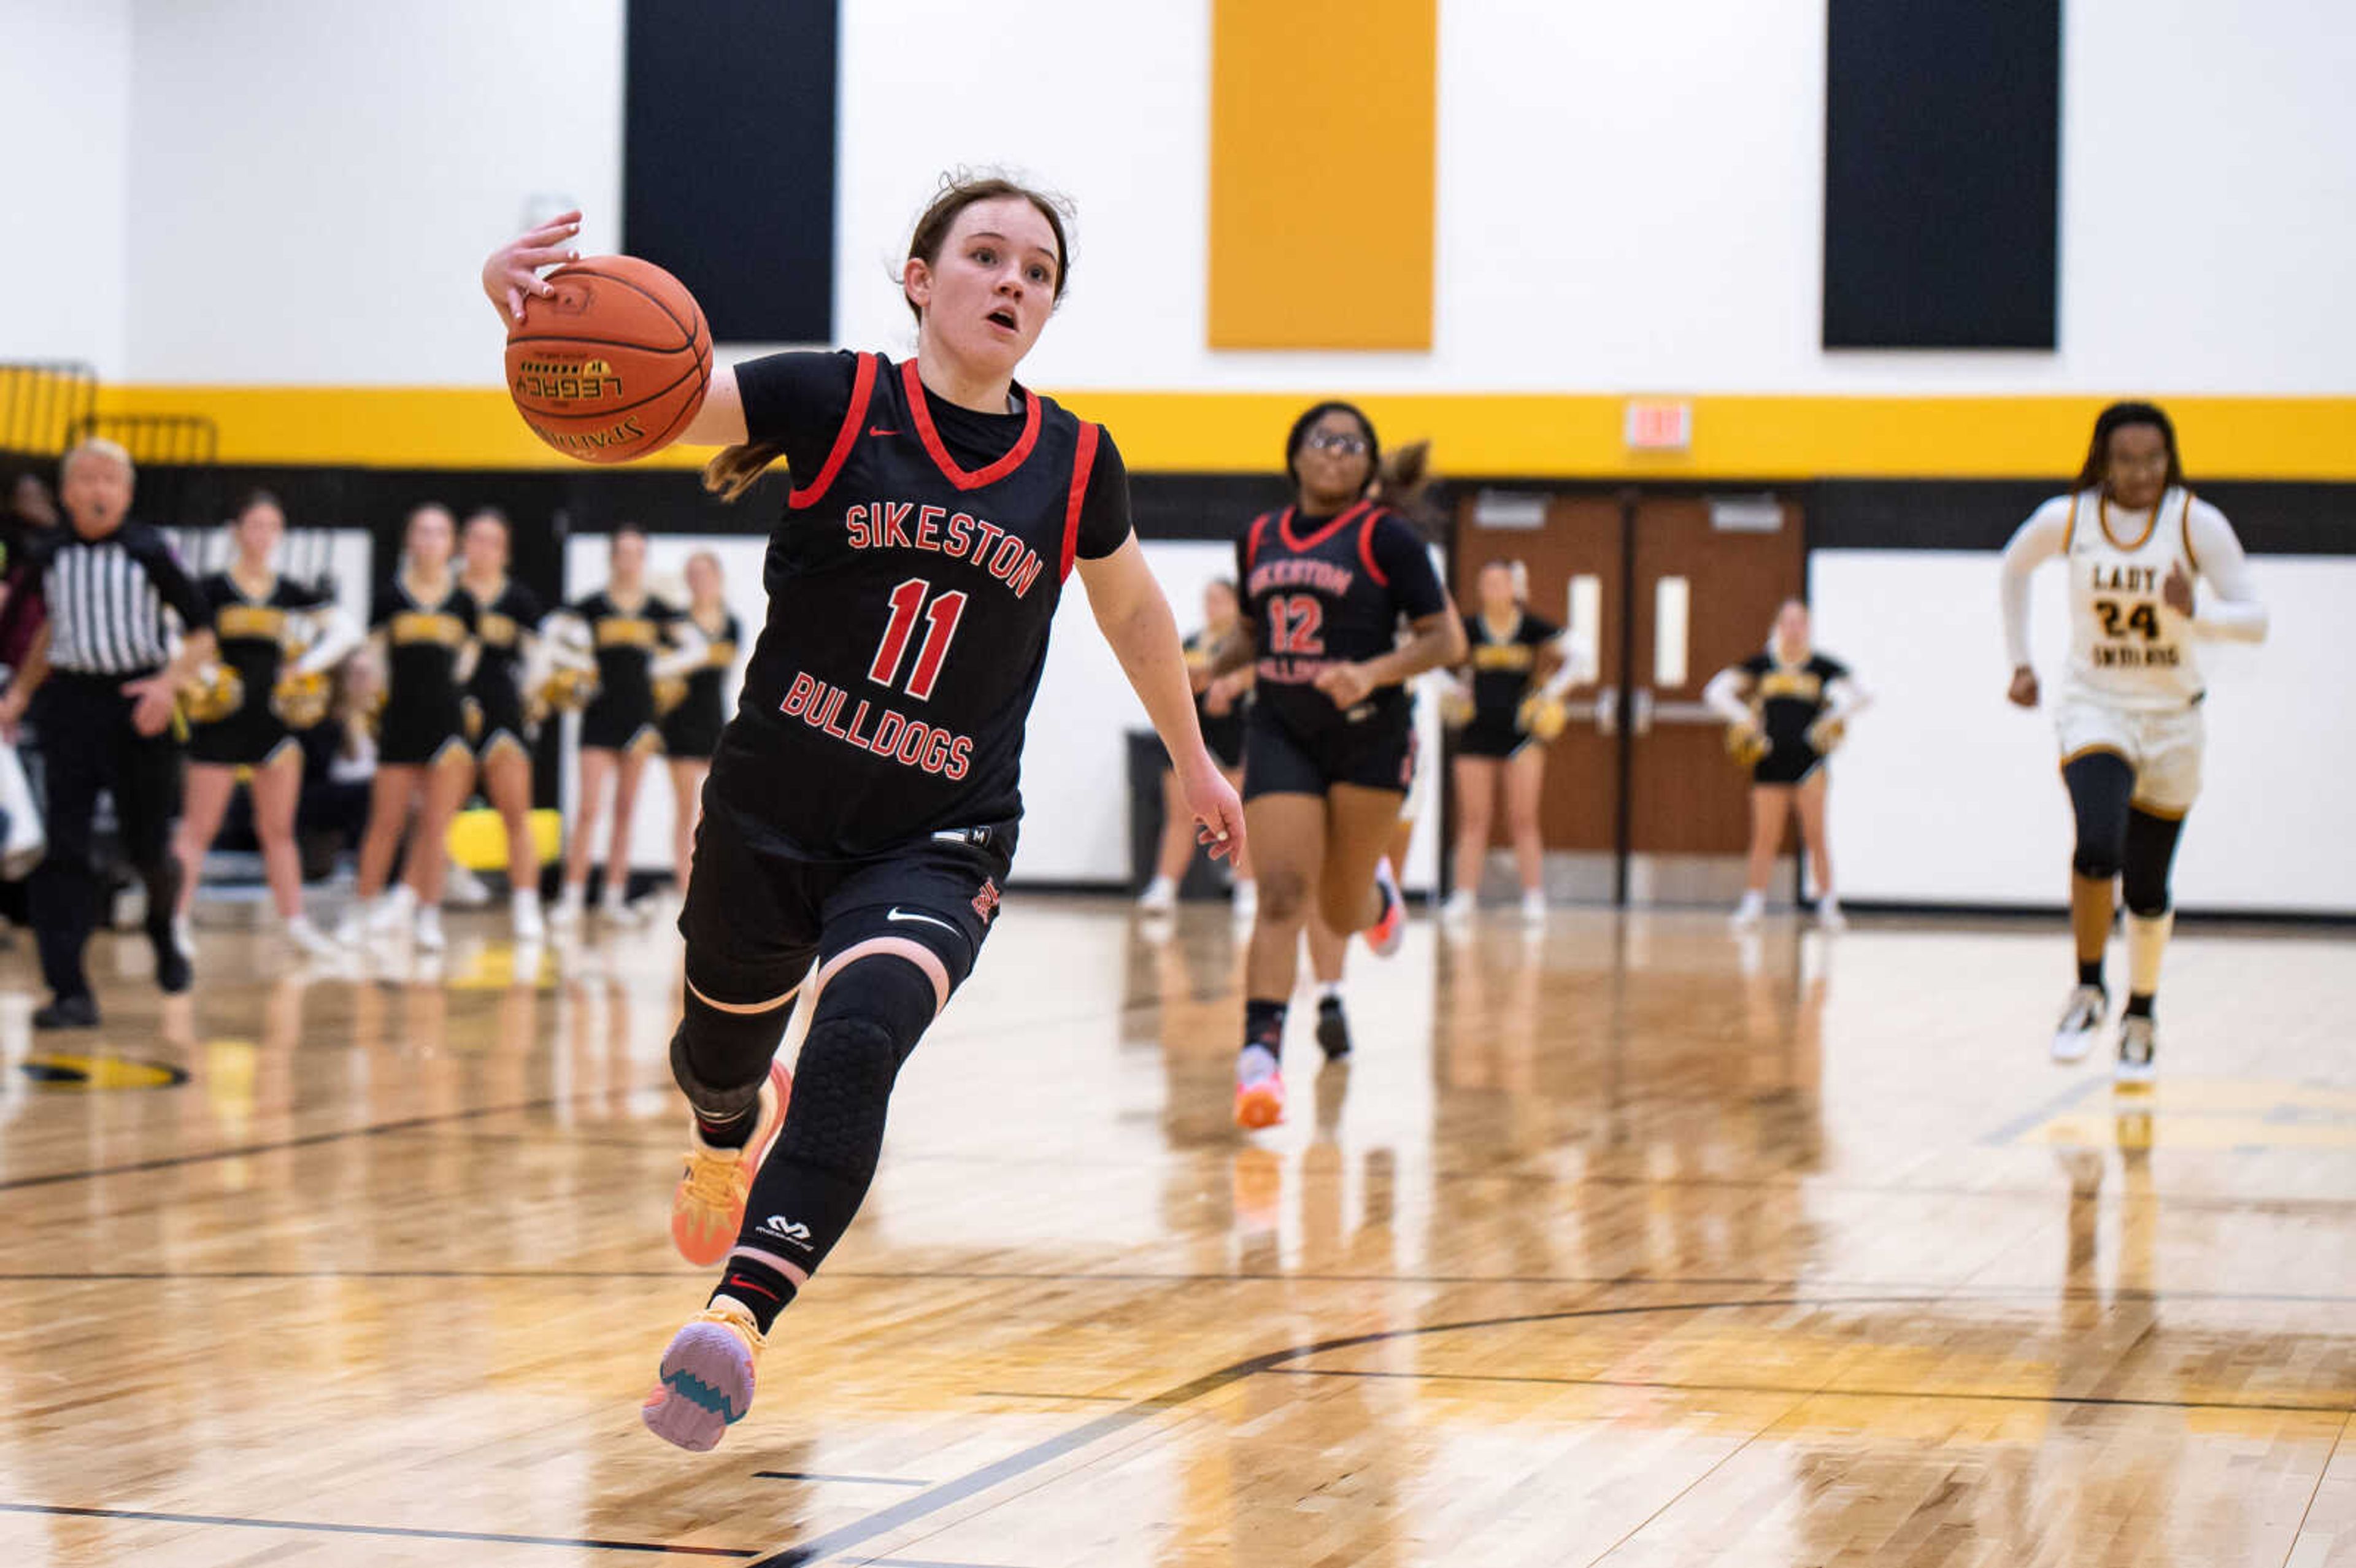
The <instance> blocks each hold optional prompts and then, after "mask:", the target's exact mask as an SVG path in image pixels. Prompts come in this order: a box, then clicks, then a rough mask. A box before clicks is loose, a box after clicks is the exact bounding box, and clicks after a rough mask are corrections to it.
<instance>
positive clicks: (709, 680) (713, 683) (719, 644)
mask: <svg viewBox="0 0 2356 1568" xmlns="http://www.w3.org/2000/svg"><path fill="white" fill-rule="evenodd" d="M696 630H697V631H699V632H700V631H701V630H703V628H702V626H701V624H698V625H697V627H696ZM743 641H744V623H743V622H741V621H739V620H737V619H736V614H735V612H734V611H726V612H723V613H722V615H721V618H720V630H719V631H718V632H717V633H714V634H712V635H709V636H707V637H706V638H705V639H704V649H703V662H702V663H701V664H700V665H698V666H696V667H694V668H693V669H691V670H690V671H689V672H688V674H687V699H686V700H685V701H684V702H683V703H682V704H681V705H680V706H681V707H683V708H686V709H691V710H695V711H701V710H703V709H710V710H712V711H713V712H718V711H719V710H720V682H721V678H722V677H724V676H725V675H726V674H727V673H728V667H730V666H731V665H733V664H734V663H735V662H736V648H737V645H739V644H741V643H742V642H743Z"/></svg>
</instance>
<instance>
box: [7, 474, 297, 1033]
mask: <svg viewBox="0 0 2356 1568" xmlns="http://www.w3.org/2000/svg"><path fill="white" fill-rule="evenodd" d="M132 483H133V475H132V467H131V454H130V453H128V452H125V451H124V450H123V448H122V447H120V446H117V445H116V444H115V443H112V442H111V441H98V440H89V441H84V442H83V443H81V444H80V445H79V446H77V447H75V448H74V449H73V450H72V451H71V452H69V453H66V456H65V461H64V463H63V464H61V465H60V467H59V488H60V490H61V491H62V496H61V499H62V501H63V502H64V506H65V510H66V515H67V517H68V518H69V526H68V527H65V528H59V529H57V530H55V532H54V534H53V535H52V536H51V537H49V538H47V539H40V540H37V541H36V543H35V544H34V546H33V549H32V554H31V559H30V560H29V561H28V562H27V568H28V570H27V572H26V581H25V582H24V583H23V584H22V585H20V586H21V587H30V586H36V585H37V586H38V587H39V588H40V590H41V592H42V598H43V600H44V602H45V603H46V605H47V607H48V624H47V625H46V626H44V627H43V628H42V629H41V631H40V632H39V634H38V635H36V636H35V638H34V640H33V644H32V647H31V649H30V651H29V652H28V653H27V656H26V658H25V664H24V667H23V668H21V669H20V670H18V671H17V672H16V680H15V682H14V683H13V684H12V685H11V686H10V687H9V688H8V689H7V691H6V693H5V694H0V730H14V729H15V727H16V723H17V721H18V720H21V719H22V718H23V717H24V715H25V711H26V709H27V705H28V704H32V703H34V702H35V694H36V693H37V694H38V702H37V706H36V707H35V708H34V709H33V713H34V720H35V722H36V725H37V728H38V731H39V733H40V752H41V758H42V762H43V765H44V771H45V774H46V777H47V780H48V820H47V824H46V826H47V827H48V838H49V848H48V858H47V859H44V860H43V861H42V862H41V864H40V866H39V868H38V869H36V870H35V871H34V872H33V875H32V879H31V885H30V887H29V889H28V890H27V891H28V892H29V894H30V902H31V906H32V908H31V912H32V922H33V935H34V939H35V941H36V942H37V943H38V944H39V946H40V950H41V977H42V978H43V979H44V980H45V981H47V982H48V987H49V989H50V991H51V992H52V993H53V997H52V999H51V1000H50V1002H49V1005H48V1006H47V1007H45V1008H40V1009H39V1010H38V1011H37V1012H35V1013H34V1014H33V1026H34V1027H35V1028H36V1029H88V1028H91V1027H93V1026H94V1025H96V1024H97V1022H98V1002H97V999H96V998H95V997H92V996H91V989H90V976H88V975H86V974H85V973H84V972H83V970H82V964H81V954H82V948H83V946H84V944H87V943H88V942H89V940H90V933H91V926H92V925H93V924H94V923H96V917H97V903H98V879H97V867H96V866H94V865H93V864H92V863H91V848H90V819H91V811H92V809H93V808H94V807H95V806H96V805H97V804H98V794H99V791H101V790H105V791H107V792H108V793H110V794H111V795H113V796H114V815H115V820H116V821H117V822H118V823H120V824H121V830H122V839H123V852H124V853H125V855H126V856H128V858H129V859H130V860H131V863H132V866H133V868H134V869H136V870H137V871H138V873H139V875H140V878H141V880H144V881H145V883H146V884H147V937H148V940H149V941H150V942H152V943H154V944H155V983H156V985H158V986H160V987H163V988H164V989H165V990H166V991H167V992H177V991H185V990H187V988H188V982H189V979H190V977H191V976H190V974H189V969H188V955H187V954H186V953H184V952H182V951H181V950H180V946H179V944H178V942H177V939H176V938H175V937H174V935H173V932H172V911H173V909H174V908H175V907H176V905H177V901H178V896H177V895H178V893H179V885H180V869H179V862H178V860H177V858H176V857H174V856H173V855H172V853H171V850H170V843H171V828H172V819H173V817H174V816H176V815H177V813H178V810H179V796H180V746H179V742H178V741H177V738H176V737H175V736H174V734H173V732H172V706H173V700H174V697H175V694H176V693H177V691H178V689H179V688H180V686H181V685H182V683H183V682H185V681H186V680H187V678H188V677H189V676H190V675H191V674H193V672H194V671H195V670H196V669H197V668H198V667H199V666H200V665H202V664H203V663H205V661H207V660H208V659H209V658H211V657H212V655H213V634H212V610H211V607H210V606H209V604H208V603H206V601H205V598H204V596H203V595H202V594H201V593H199V592H197V587H196V584H195V583H194V582H192V581H189V579H188V574H187V572H185V571H181V570H180V563H179V562H178V561H177V560H175V559H174V558H173V555H172V549H171V546H170V545H169V544H168V543H166V540H165V538H164V536H163V534H162V533H160V532H159V531H157V530H156V529H155V528H152V527H150V526H149V525H147V524H145V523H134V522H128V521H126V520H125V518H126V517H128V515H129V513H130V510H131V488H132ZM167 608H168V609H169V610H171V611H172V612H173V613H177V615H178V617H179V620H180V624H181V626H182V627H183V629H184V631H185V634H186V635H185V640H184V641H183V642H182V644H181V646H180V651H179V653H178V654H177V656H176V655H174V654H173V653H172V649H171V643H170V639H169V634H168V628H167V627H166V624H165V612H166V609H167ZM267 697H268V694H267V693H260V694H256V693H251V692H250V693H248V694H247V700H248V701H253V700H257V699H262V700H266V699H267Z"/></svg>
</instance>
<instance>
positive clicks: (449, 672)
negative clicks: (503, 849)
mask: <svg viewBox="0 0 2356 1568" xmlns="http://www.w3.org/2000/svg"><path fill="white" fill-rule="evenodd" d="M456 533H457V523H456V521H455V519H454V518H453V517H451V515H450V509H449V508H448V507H444V506H440V505H438V504H435V503H433V502H428V503H426V504H425V505H423V506H421V507H416V508H415V509H414V510H412V512H411V513H410V514H409V526H408V528H407V529H406V531H405V532H404V533H403V535H402V564H401V566H400V568H399V570H397V571H395V572H394V573H393V575H392V577H391V580H389V581H386V582H385V583H384V584H382V585H381V586H380V588H379V589H378V590H377V596H376V609H375V611H374V612H373V613H371V614H370V615H369V627H370V635H371V636H372V638H373V639H374V640H375V641H376V643H377V644H378V645H379V646H380V649H381V652H382V654H383V658H384V669H385V688H386V689H385V700H384V711H383V714H382V716H381V718H380V722H379V726H378V750H377V767H376V777H375V779H374V780H373V781H372V782H371V784H370V785H369V823H368V834H367V837H364V838H362V839H361V840H360V869H359V887H358V888H357V889H356V890H355V891H356V892H357V894H358V897H359V904H358V905H357V906H356V907H355V908H354V910H353V911H352V913H351V914H350V915H349V916H347V917H346V919H345V922H344V923H343V924H342V925H341V926H339V927H337V935H338V936H339V937H341V938H343V939H344V940H346V941H348V942H357V941H359V940H361V939H362V938H363V937H366V936H370V935H377V936H386V935H391V934H393V933H397V932H399V931H400V930H401V929H402V927H403V926H405V925H407V924H408V923H410V920H411V918H412V915H413V916H414V917H415V920H416V933H415V935H416V943H417V945H418V947H419V948H420V949H422V950H423V951H426V952H439V951H441V949H442V947H443V946H444V939H443V935H442V882H443V879H444V877H445V876H446V875H447V874H448V871H449V869H450V858H449V856H448V855H447V854H446V853H445V852H444V848H443V846H444V842H445V840H446V837H447V836H448V833H449V828H450V818H451V817H452V816H455V815H456V814H457V810H458V807H459V806H460V805H462V804H463V803H464V802H465V800H466V790H467V788H468V786H469V785H471V784H473V782H474V777H475V769H474V762H473V757H472V755H471V754H470V753H469V752H467V750H466V718H465V712H464V709H463V707H462V696H461V694H462V693H463V692H464V690H465V688H466V677H467V675H468V674H469V673H470V672H471V671H472V669H473V667H474V659H475V652H476V650H475V602H474V600H473V599H471V598H469V597H467V594H466V590H465V589H464V588H461V587H460V586H458V577H457V573H456V572H455V571H453V570H452V569H451V562H450V558H451V553H452V549H453V546H454V544H455V535H456ZM412 809H414V811H415V812H416V817H417V821H416V827H415V831H414V833H413V834H412V837H411V838H410V852H409V855H408V858H407V859H406V861H405V863H404V864H403V866H402V880H401V881H400V883H399V885H397V886H395V887H392V888H391V889H387V888H386V887H385V883H386V882H387V881H388V880H391V875H392V858H393V854H394V852H395V851H396V850H398V849H399V848H400V847H401V838H402V830H403V829H404V828H405V827H409V822H410V813H411V811H412ZM380 895H381V896H380Z"/></svg>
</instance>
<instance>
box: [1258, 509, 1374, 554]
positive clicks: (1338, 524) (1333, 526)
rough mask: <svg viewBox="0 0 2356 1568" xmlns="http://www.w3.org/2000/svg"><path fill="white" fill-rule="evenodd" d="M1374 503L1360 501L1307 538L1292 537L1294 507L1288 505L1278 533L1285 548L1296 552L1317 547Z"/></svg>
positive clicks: (1279, 524)
mask: <svg viewBox="0 0 2356 1568" xmlns="http://www.w3.org/2000/svg"><path fill="white" fill-rule="evenodd" d="M1374 505H1375V504H1374V503H1373V502H1372V501H1361V502H1359V503H1358V504H1357V505H1356V506H1355V507H1351V508H1350V509H1349V510H1347V511H1345V512H1344V513H1343V514H1342V515H1341V516H1339V517H1335V518H1334V519H1333V521H1332V522H1330V523H1327V524H1326V525H1325V526H1324V527H1323V528H1319V529H1318V530H1317V531H1316V532H1315V533H1313V534H1312V535H1310V536H1309V537H1308V538H1307V539H1294V538H1293V537H1292V518H1293V508H1292V507H1286V508H1284V516H1283V517H1280V518H1278V519H1277V523H1276V531H1277V532H1278V534H1280V536H1282V538H1283V539H1284V548H1285V549H1289V550H1291V551H1293V552H1295V553H1296V554H1297V553H1299V552H1300V551H1301V550H1305V549H1316V548H1317V547H1318V546H1319V545H1321V544H1323V543H1324V542H1325V541H1326V540H1327V539H1332V538H1333V536H1334V535H1335V534H1338V533H1340V532H1341V531H1342V530H1343V529H1344V528H1348V527H1349V526H1350V525H1351V524H1352V523H1355V522H1356V521H1357V520H1358V518H1359V517H1360V516H1361V515H1362V514H1364V513H1365V512H1368V511H1371V510H1372V509H1373V508H1374Z"/></svg>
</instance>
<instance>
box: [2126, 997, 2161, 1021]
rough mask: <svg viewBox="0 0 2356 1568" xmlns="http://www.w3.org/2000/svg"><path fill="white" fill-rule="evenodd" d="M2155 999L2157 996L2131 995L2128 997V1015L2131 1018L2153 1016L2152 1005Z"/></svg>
mask: <svg viewBox="0 0 2356 1568" xmlns="http://www.w3.org/2000/svg"><path fill="white" fill-rule="evenodd" d="M2154 1000H2155V998H2154V997H2149V996H2140V997H2137V996H2131V997H2128V998H2127V1010H2126V1016H2127V1017H2128V1018H2131V1019H2147V1018H2150V1017H2151V1016H2152V1010H2151V1007H2152V1003H2153V1001H2154Z"/></svg>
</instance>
